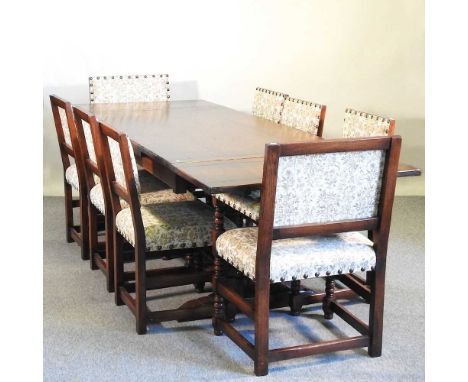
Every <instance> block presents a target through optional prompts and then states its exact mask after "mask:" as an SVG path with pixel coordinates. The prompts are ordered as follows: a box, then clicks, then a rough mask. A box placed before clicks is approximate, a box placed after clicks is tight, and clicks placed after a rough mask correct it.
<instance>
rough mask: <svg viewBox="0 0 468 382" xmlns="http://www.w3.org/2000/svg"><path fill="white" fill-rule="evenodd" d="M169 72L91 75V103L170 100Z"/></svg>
mask: <svg viewBox="0 0 468 382" xmlns="http://www.w3.org/2000/svg"><path fill="white" fill-rule="evenodd" d="M169 91H170V88H169V75H168V74H147V75H125V76H97V77H89V100H90V102H91V103H113V102H116V103H119V102H122V103H123V102H153V101H168V100H169V98H170V94H169Z"/></svg>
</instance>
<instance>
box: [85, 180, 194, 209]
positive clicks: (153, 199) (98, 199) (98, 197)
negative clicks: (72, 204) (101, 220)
mask: <svg viewBox="0 0 468 382" xmlns="http://www.w3.org/2000/svg"><path fill="white" fill-rule="evenodd" d="M89 198H90V200H91V203H93V205H94V206H95V207H96V208H97V209H98V210H99V212H101V213H102V214H103V215H105V204H104V195H103V193H102V186H101V184H96V185H95V186H94V187H93V188H92V189H91V191H90V192H89ZM193 200H195V197H194V196H193V195H192V194H191V193H190V192H186V193H184V194H176V193H174V192H173V191H172V190H171V189H169V188H167V189H164V190H159V191H149V192H144V191H143V192H142V193H141V194H140V203H141V204H142V205H146V204H156V203H173V202H187V201H193ZM120 204H121V205H122V208H128V203H127V202H125V201H124V200H121V201H120Z"/></svg>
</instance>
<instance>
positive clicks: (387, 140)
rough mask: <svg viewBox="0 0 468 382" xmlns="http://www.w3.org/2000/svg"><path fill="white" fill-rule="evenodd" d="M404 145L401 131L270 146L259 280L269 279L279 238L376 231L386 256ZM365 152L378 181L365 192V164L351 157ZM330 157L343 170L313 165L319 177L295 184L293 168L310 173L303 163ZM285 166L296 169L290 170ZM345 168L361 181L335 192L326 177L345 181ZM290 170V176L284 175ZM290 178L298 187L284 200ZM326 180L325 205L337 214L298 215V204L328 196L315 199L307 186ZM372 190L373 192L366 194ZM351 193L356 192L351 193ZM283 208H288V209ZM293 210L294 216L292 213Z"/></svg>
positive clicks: (377, 248) (376, 243) (373, 177)
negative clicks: (363, 166)
mask: <svg viewBox="0 0 468 382" xmlns="http://www.w3.org/2000/svg"><path fill="white" fill-rule="evenodd" d="M400 147H401V138H400V137H399V136H392V137H373V138H355V139H335V140H327V141H321V142H312V143H294V144H268V145H266V147H265V161H264V169H263V183H262V198H261V207H260V220H259V234H258V243H257V258H256V276H255V277H256V280H257V281H258V280H259V278H261V279H263V278H264V279H265V280H264V281H265V282H266V281H267V279H269V274H270V272H269V271H270V253H271V245H272V240H274V239H287V238H294V237H301V236H309V235H328V234H331V233H340V232H350V231H360V230H367V231H370V232H371V233H372V238H373V241H374V249H375V251H376V255H377V256H378V258H379V257H380V258H385V256H386V250H387V243H388V234H389V229H390V220H391V211H392V206H393V199H394V194H395V185H396V176H397V169H398V160H399V154H400ZM361 153H364V154H363V155H365V156H364V158H366V160H368V162H369V163H370V164H371V166H370V168H371V170H370V171H369V173H367V175H369V177H368V178H366V179H367V181H368V182H369V184H371V185H372V186H371V187H369V188H368V189H366V188H365V189H364V191H362V189H361V186H362V185H361V184H359V183H360V182H362V181H363V180H362V179H360V178H359V176H360V172H361V171H362V168H361V167H359V166H356V165H355V164H356V162H353V161H349V159H350V158H352V157H353V156H357V160H358V161H362V158H363V157H362V156H361ZM288 158H290V159H291V158H292V159H293V160H294V159H297V162H292V166H291V167H290V168H288V167H287V166H290V164H289V163H288V162H287V161H288ZM310 158H320V159H323V160H324V161H322V162H321V161H317V162H314V161H309V159H310ZM285 159H286V161H285ZM336 159H337V160H336ZM327 161H330V162H332V165H333V166H334V167H335V168H338V172H336V171H335V172H333V171H334V170H333V171H332V174H333V175H330V172H329V169H328V168H325V167H324V168H316V169H312V171H311V174H312V175H314V176H315V177H311V178H306V179H305V180H304V182H303V183H302V184H300V186H301V187H303V188H302V189H301V187H295V186H294V185H293V183H292V182H293V180H292V179H293V178H292V177H293V176H294V175H293V174H292V172H293V171H297V170H302V174H305V173H306V172H307V171H309V170H310V168H306V167H305V166H303V165H306V166H309V167H311V166H313V165H314V164H315V165H319V164H321V163H322V164H323V163H326V162H327ZM348 161H349V162H348ZM282 166H286V167H284V168H283V169H282V168H281V167H282ZM301 166H302V167H301ZM285 168H286V170H288V171H290V172H287V171H286V172H284V170H285ZM342 170H343V171H347V172H348V174H346V175H345V176H344V178H347V177H348V178H349V179H354V178H356V179H358V181H357V182H355V183H351V184H346V187H345V188H344V190H345V193H343V192H337V193H335V194H334V193H333V190H330V188H332V187H330V188H327V187H326V186H327V184H326V183H321V182H322V179H326V178H327V176H329V177H330V176H333V182H335V181H336V182H339V181H340V180H339V179H337V175H338V174H341V173H342ZM285 174H286V175H288V177H284V175H285ZM376 178H378V179H376ZM285 179H287V184H285V186H284V187H290V188H293V189H294V190H293V191H294V192H293V193H292V194H291V195H287V198H284V199H281V192H282V191H281V182H283V181H285ZM321 185H325V188H323V189H324V190H327V191H326V192H330V194H329V195H327V198H325V201H323V200H321V201H320V203H322V207H324V210H327V208H326V207H327V206H328V207H329V208H330V209H331V210H333V211H336V213H335V212H334V213H333V214H331V215H325V218H321V217H320V218H317V217H316V216H312V215H313V213H312V214H310V216H309V214H304V215H303V217H302V218H299V220H298V219H297V218H296V215H301V214H300V213H298V209H300V208H307V204H308V203H315V202H316V200H320V198H322V197H323V195H321V193H320V194H319V195H315V198H312V197H309V195H307V194H306V192H305V191H307V190H308V189H309V188H310V190H313V188H314V187H320V186H321ZM309 186H310V187H309ZM353 188H354V190H353ZM278 189H280V191H278ZM310 192H312V191H310ZM353 192H355V193H353ZM366 192H367V194H368V195H365V193H366ZM346 193H350V194H351V195H353V197H352V198H347V196H346ZM342 195H345V203H342V202H341V201H340V200H339V198H340V197H341V196H342ZM356 195H357V196H356ZM346 198H347V199H346ZM359 198H361V199H362V200H360V199H359ZM286 199H288V203H287V209H288V211H287V214H286V217H285V218H280V219H278V216H277V215H278V214H279V215H280V216H281V214H282V213H283V212H284V210H285V209H286V204H285V205H284V206H281V203H285V202H284V201H285V200H286ZM301 199H302V200H301ZM337 204H338V205H339V204H343V206H342V208H341V207H340V206H338V207H336V205H337ZM346 204H350V205H353V206H354V205H357V206H359V208H357V209H353V208H351V209H349V210H348V209H347V207H348V206H347V205H346ZM282 207H285V208H284V209H283V210H282V209H281V208H282ZM311 211H312V212H314V209H313V208H312V209H311ZM288 214H289V215H290V216H287V215H288ZM300 219H302V220H300ZM383 261H384V260H383ZM378 263H379V261H378Z"/></svg>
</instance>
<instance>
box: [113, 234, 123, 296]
mask: <svg viewBox="0 0 468 382" xmlns="http://www.w3.org/2000/svg"><path fill="white" fill-rule="evenodd" d="M113 231H114V232H113V233H112V236H113V241H114V245H113V247H114V256H113V259H114V291H115V294H114V299H115V305H123V304H124V302H123V301H122V297H121V295H120V287H121V286H123V282H124V280H123V274H124V261H123V245H124V239H123V238H122V236H121V235H120V233H118V232H117V231H116V230H113ZM110 256H112V254H111V255H110Z"/></svg>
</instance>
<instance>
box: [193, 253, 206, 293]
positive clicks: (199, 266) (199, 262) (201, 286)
mask: <svg viewBox="0 0 468 382" xmlns="http://www.w3.org/2000/svg"><path fill="white" fill-rule="evenodd" d="M193 267H194V268H195V270H196V271H197V272H201V271H202V270H203V253H202V252H200V253H196V254H195V255H194V256H193ZM193 285H194V287H195V290H196V291H197V292H198V293H203V292H204V290H205V282H204V281H198V282H196V283H195V284H193Z"/></svg>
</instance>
